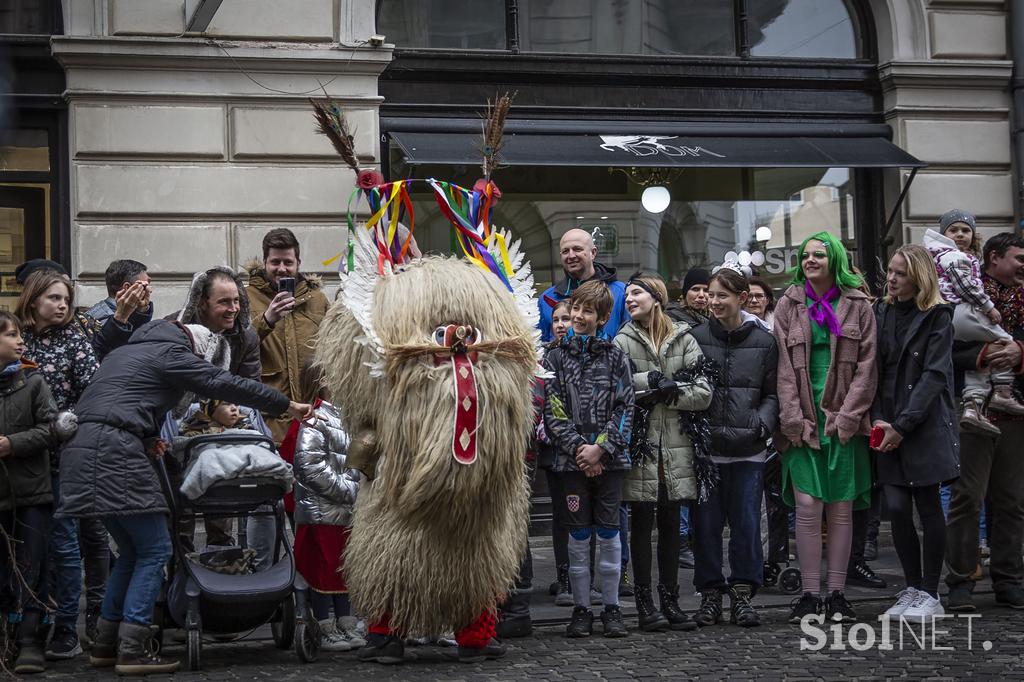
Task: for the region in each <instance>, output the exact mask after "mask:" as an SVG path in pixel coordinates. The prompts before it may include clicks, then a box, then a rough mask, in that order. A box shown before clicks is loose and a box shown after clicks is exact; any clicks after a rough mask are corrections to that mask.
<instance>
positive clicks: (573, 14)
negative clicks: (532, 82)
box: [519, 0, 736, 56]
mask: <svg viewBox="0 0 1024 682" xmlns="http://www.w3.org/2000/svg"><path fill="white" fill-rule="evenodd" d="M520 17H521V18H520V23H519V40H520V48H521V49H522V50H523V51H524V52H563V53H592V54H682V55H715V56H718V55H733V54H735V52H736V33H735V30H734V27H733V4H732V3H731V2H706V1H705V0H615V1H613V2H608V1H607V0H521V2H520Z"/></svg>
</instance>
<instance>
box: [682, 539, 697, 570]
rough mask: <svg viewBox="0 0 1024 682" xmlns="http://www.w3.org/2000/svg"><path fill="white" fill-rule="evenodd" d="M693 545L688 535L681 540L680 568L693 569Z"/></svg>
mask: <svg viewBox="0 0 1024 682" xmlns="http://www.w3.org/2000/svg"><path fill="white" fill-rule="evenodd" d="M693 561H694V559H693V544H692V543H691V542H690V535H689V533H687V534H686V535H683V536H681V537H680V538H679V568H693Z"/></svg>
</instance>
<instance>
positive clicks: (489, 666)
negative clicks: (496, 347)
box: [40, 594, 1024, 682]
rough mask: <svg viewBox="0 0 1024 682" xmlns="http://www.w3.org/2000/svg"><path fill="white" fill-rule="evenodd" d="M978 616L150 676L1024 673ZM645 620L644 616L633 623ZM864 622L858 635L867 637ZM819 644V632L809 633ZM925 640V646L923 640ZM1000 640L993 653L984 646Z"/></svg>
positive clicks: (1002, 620)
mask: <svg viewBox="0 0 1024 682" xmlns="http://www.w3.org/2000/svg"><path fill="white" fill-rule="evenodd" d="M977 602H978V606H979V612H978V613H979V614H980V615H979V616H978V617H976V618H974V619H972V620H971V621H970V633H968V621H967V620H966V619H962V618H951V619H948V620H945V621H941V622H940V623H939V630H941V631H946V634H943V633H941V632H936V633H935V644H936V645H938V646H939V647H952V650H948V651H936V650H931V649H932V632H931V629H930V628H929V629H928V632H927V634H926V635H925V636H924V637H923V638H922V637H921V635H920V626H918V630H917V632H916V634H917V637H916V638H915V637H913V636H912V635H911V634H910V629H909V626H907V627H904V628H903V630H902V632H903V637H902V643H901V640H900V636H899V634H898V631H897V630H896V629H893V630H892V631H891V633H890V638H889V641H890V642H891V643H892V646H893V650H892V651H880V650H879V649H878V648H877V641H876V646H875V647H872V648H870V649H868V650H866V651H856V650H854V649H852V648H851V647H850V645H849V643H848V640H847V639H846V637H848V636H849V634H850V628H849V627H844V628H843V629H842V632H843V639H841V640H840V641H841V642H842V643H843V645H844V647H845V648H844V649H843V650H831V649H830V647H831V646H833V638H832V633H831V632H828V633H827V637H828V641H827V643H826V644H825V648H824V649H822V650H820V651H802V650H801V647H800V642H801V639H802V635H801V632H800V628H799V627H798V626H792V625H788V624H786V623H785V619H786V617H787V610H786V609H783V608H777V607H771V608H765V609H762V611H761V613H762V617H763V619H764V621H765V624H764V625H762V626H761V627H759V628H751V629H742V628H739V627H736V626H730V625H722V626H717V627H712V628H707V629H704V630H701V631H699V632H693V633H672V632H669V633H658V634H641V633H638V632H636V631H632V632H631V633H630V635H629V636H628V637H626V638H624V639H618V640H613V639H605V638H603V637H601V636H600V634H599V630H600V626H599V625H598V626H597V627H596V628H595V630H596V631H597V633H595V636H593V637H591V638H589V639H584V640H568V639H566V638H565V637H564V636H563V634H562V633H563V629H562V627H560V626H546V627H541V628H538V629H536V631H535V633H534V636H532V637H528V638H524V639H518V640H512V641H511V642H510V647H509V653H508V655H507V656H506V657H505V658H504V659H501V660H498V661H488V662H486V663H482V664H474V665H468V664H460V663H458V662H452V661H450V660H449V657H450V656H452V655H453V654H454V651H453V650H452V649H442V648H438V647H409V648H407V650H406V659H407V660H406V663H405V664H404V665H400V666H390V667H385V666H379V665H375V664H362V663H358V662H357V661H356V660H355V654H353V653H344V654H330V655H321V656H320V658H319V660H317V661H316V662H315V663H312V664H307V665H303V664H301V663H299V662H298V661H297V659H296V658H295V656H294V654H293V653H292V652H290V651H279V650H277V649H275V648H274V646H273V643H272V642H271V641H270V640H269V639H267V638H260V639H256V640H252V641H242V642H234V643H223V644H221V643H212V642H211V643H210V644H208V645H205V646H204V650H203V654H204V671H203V672H202V673H189V672H179V673H178V674H176V675H174V676H173V677H172V676H164V677H151V678H149V679H151V680H158V679H173V680H176V681H177V682H183V681H185V680H260V679H268V680H303V681H305V680H310V681H311V680H338V679H342V680H344V679H352V680H417V681H426V680H629V679H655V678H663V679H671V680H679V679H744V680H746V679H750V680H782V679H792V680H836V679H891V678H897V679H966V678H969V677H970V678H975V679H999V680H1012V679H1024V612H1021V611H1012V610H1010V609H1005V608H999V607H996V606H995V603H994V600H993V598H992V596H991V594H986V595H979V597H978V600H977ZM884 608H885V604H883V603H879V602H874V603H862V604H859V605H858V609H859V611H860V613H861V615H862V618H863V620H864V621H865V624H871V625H873V626H875V628H876V630H878V632H877V637H878V639H880V638H881V630H880V626H879V623H878V621H877V620H875V616H877V614H878V613H880V612H881V611H882V610H883V609H884ZM630 624H631V625H633V624H635V621H632V623H630ZM864 628H865V626H860V631H857V632H855V634H856V637H857V641H858V642H860V643H863V642H865V641H866V640H865V638H866V634H865V632H864V631H863V630H864ZM803 639H805V640H806V641H807V642H808V643H811V644H814V643H816V639H817V638H815V637H812V636H803ZM921 639H923V640H924V641H923V644H922V643H921V642H920V640H921ZM986 641H987V642H989V643H990V645H991V647H990V649H988V650H986V645H985V644H984V642H986ZM166 654H167V655H168V656H170V657H180V658H183V657H184V651H183V649H182V647H181V645H169V646H168V649H167V651H166ZM52 666H53V667H52V668H51V669H50V670H49V671H48V672H47V673H46V674H45V675H43V676H40V677H41V678H43V679H62V680H66V679H72V678H73V679H76V680H79V679H80V680H88V679H100V678H104V679H109V678H110V677H112V675H111V674H110V672H111V671H109V669H108V671H105V672H102V673H99V672H97V671H96V670H94V669H92V668H90V667H89V666H88V664H87V662H86V659H85V657H80V658H78V659H77V660H75V661H68V662H61V663H56V664H52Z"/></svg>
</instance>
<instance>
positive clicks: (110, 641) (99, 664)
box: [89, 618, 120, 668]
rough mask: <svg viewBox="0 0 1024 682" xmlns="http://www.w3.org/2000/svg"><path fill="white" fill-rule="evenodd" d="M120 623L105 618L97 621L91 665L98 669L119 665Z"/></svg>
mask: <svg viewBox="0 0 1024 682" xmlns="http://www.w3.org/2000/svg"><path fill="white" fill-rule="evenodd" d="M119 625H120V623H117V622H114V621H112V620H106V619H105V618H99V619H97V621H96V629H95V630H94V633H93V639H92V647H91V648H90V649H89V663H90V664H91V665H92V666H93V667H96V668H109V667H111V666H113V665H115V664H116V663H117V630H118V626H119Z"/></svg>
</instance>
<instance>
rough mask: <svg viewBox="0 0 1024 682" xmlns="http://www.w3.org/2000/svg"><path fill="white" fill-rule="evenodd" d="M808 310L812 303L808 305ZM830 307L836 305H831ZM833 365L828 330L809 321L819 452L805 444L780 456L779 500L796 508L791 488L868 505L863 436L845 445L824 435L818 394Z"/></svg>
mask: <svg viewBox="0 0 1024 682" xmlns="http://www.w3.org/2000/svg"><path fill="white" fill-rule="evenodd" d="M807 305H808V307H810V305H811V301H808V302H807ZM832 305H833V308H834V307H835V302H833V304H832ZM831 364H832V348H831V335H830V334H829V331H828V328H827V327H822V326H819V325H818V324H817V323H816V322H814V321H813V320H812V321H811V359H810V368H809V371H810V374H811V390H813V391H814V405H815V411H816V412H817V422H818V440H819V441H820V443H821V449H820V450H815V449H813V448H810V447H808V446H807V445H801V446H799V447H792V448H790V449H789V450H787V451H786V452H785V454H783V455H782V499H783V500H784V501H785V502H786V504H788V505H789V506H791V507H793V506H796V505H795V501H794V495H793V486H796V488H797V490H799V491H800V492H803V493H807V494H808V495H810V496H812V497H815V498H817V499H819V500H821V501H823V502H825V503H826V504H827V503H829V502H843V501H845V500H853V508H854V509H864V508H866V507H868V506H869V505H870V504H871V460H870V458H869V454H868V441H867V438H866V437H865V436H854V437H853V438H851V439H850V441H849V442H848V443H846V445H843V444H842V443H840V442H839V437H838V436H831V437H830V436H826V435H825V413H824V412H822V411H821V394H822V393H823V392H824V391H825V377H827V376H828V370H829V367H830V366H831Z"/></svg>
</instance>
